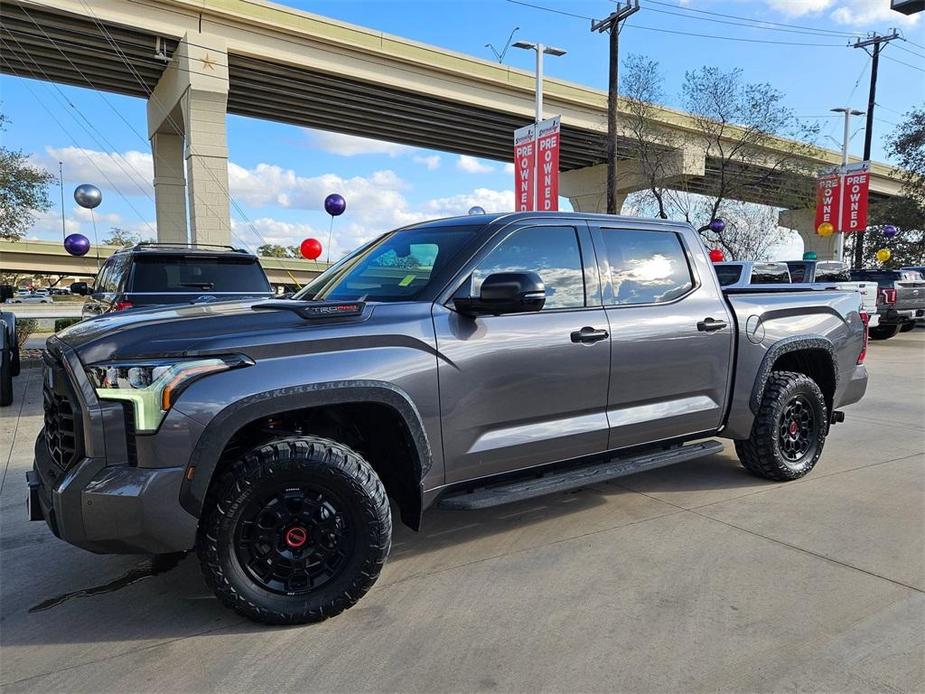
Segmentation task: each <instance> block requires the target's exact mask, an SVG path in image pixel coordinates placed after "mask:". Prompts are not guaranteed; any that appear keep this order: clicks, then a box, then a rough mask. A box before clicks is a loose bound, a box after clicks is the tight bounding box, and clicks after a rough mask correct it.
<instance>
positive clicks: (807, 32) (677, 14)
mask: <svg viewBox="0 0 925 694" xmlns="http://www.w3.org/2000/svg"><path fill="white" fill-rule="evenodd" d="M649 1H650V2H651V0H649ZM660 4H663V3H660ZM643 9H644V10H645V11H646V12H657V13H659V14H667V15H672V16H674V17H683V18H684V19H697V20H700V21H703V22H711V23H714V24H728V25H730V26H735V27H743V28H745V29H761V30H765V31H781V32H785V33H788V34H804V35H809V36H815V37H817V38H818V37H824V38H829V37H830V36H832V35H831V34H827V33H822V32H818V31H816V30H815V29H812V30H808V29H790V28H783V27H775V26H761V25H760V24H750V23H747V22H743V21H737V20H738V18H736V19H735V20H732V19H713V18H712V17H698V16H696V15H689V14H684V13H683V12H672V11H671V10H660V9H658V8H655V7H645V8H643ZM678 9H687V8H681V7H679V8H678ZM698 11H700V10H698ZM713 14H717V13H713ZM753 21H756V22H760V21H761V20H753Z"/></svg>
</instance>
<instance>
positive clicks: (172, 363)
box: [86, 356, 253, 433]
mask: <svg viewBox="0 0 925 694" xmlns="http://www.w3.org/2000/svg"><path fill="white" fill-rule="evenodd" d="M250 364H253V362H252V361H251V360H250V359H248V358H246V357H241V356H233V357H208V358H204V359H188V360H187V359H181V360H177V359H145V360H138V361H119V362H111V363H108V364H94V365H93V366H88V367H87V369H86V371H87V377H88V378H89V379H90V382H91V383H92V384H93V386H94V387H95V388H96V395H97V397H99V398H102V399H105V400H127V401H129V402H131V403H132V405H133V410H134V414H135V431H136V432H138V433H150V432H153V431H156V430H157V428H158V426H160V423H161V420H163V419H164V415H165V414H167V411H168V410H169V409H170V408H171V407H172V406H173V404H174V402H176V399H177V398H178V397H179V395H180V393H181V392H183V389H184V388H186V386H188V385H189V384H190V383H192V382H193V381H194V380H196V379H197V378H201V377H202V376H205V375H207V374H211V373H216V372H218V371H227V370H228V369H234V368H237V367H240V366H248V365H250Z"/></svg>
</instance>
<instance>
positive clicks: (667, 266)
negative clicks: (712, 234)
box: [603, 229, 694, 304]
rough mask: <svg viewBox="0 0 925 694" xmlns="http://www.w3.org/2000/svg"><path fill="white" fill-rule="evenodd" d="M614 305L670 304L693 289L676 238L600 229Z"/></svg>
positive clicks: (656, 233)
mask: <svg viewBox="0 0 925 694" xmlns="http://www.w3.org/2000/svg"><path fill="white" fill-rule="evenodd" d="M603 237H604V248H605V249H606V251H607V260H608V262H609V263H610V279H611V282H612V283H613V295H614V303H616V304H654V303H662V302H665V301H672V300H673V299H677V298H678V297H679V296H682V295H684V294H686V293H687V292H688V291H690V289H691V288H692V287H693V286H694V282H693V279H692V278H691V270H690V267H688V265H687V257H686V256H685V254H684V248H683V246H681V240H680V239H679V238H678V235H677V234H674V233H668V232H663V231H621V230H616V229H604V230H603Z"/></svg>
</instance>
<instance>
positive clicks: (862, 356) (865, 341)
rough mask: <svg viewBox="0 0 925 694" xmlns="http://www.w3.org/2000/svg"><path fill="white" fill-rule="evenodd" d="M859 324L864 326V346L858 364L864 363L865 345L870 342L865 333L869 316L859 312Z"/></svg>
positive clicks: (868, 336)
mask: <svg viewBox="0 0 925 694" xmlns="http://www.w3.org/2000/svg"><path fill="white" fill-rule="evenodd" d="M894 291H895V290H894ZM861 322H862V323H863V324H864V345H863V346H862V347H861V353H860V354H859V355H858V364H863V363H864V357H866V356H867V343H868V341H869V340H870V335H868V333H867V330H868V328H867V324H868V323H870V316H869V315H868V314H867V313H866V312H865V311H861Z"/></svg>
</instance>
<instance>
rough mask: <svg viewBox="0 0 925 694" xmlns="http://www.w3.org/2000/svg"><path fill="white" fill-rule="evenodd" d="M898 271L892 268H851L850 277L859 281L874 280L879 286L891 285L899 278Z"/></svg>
mask: <svg viewBox="0 0 925 694" xmlns="http://www.w3.org/2000/svg"><path fill="white" fill-rule="evenodd" d="M898 275H899V273H897V272H894V271H893V270H852V271H851V279H854V280H859V281H861V282H876V283H877V285H878V286H880V287H892V286H893V283H894V282H895V281H896V280H898V279H899V277H898Z"/></svg>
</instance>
